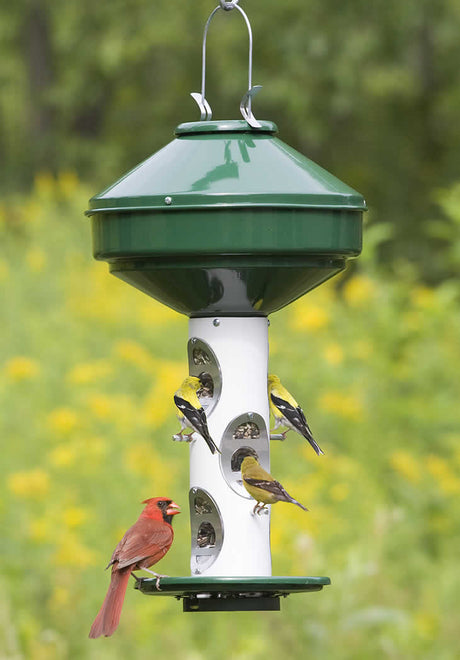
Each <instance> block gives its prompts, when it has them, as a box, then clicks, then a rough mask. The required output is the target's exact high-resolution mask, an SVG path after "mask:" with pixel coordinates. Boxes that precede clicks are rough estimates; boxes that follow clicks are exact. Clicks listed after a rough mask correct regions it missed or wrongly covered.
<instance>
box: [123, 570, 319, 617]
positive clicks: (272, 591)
mask: <svg viewBox="0 0 460 660" xmlns="http://www.w3.org/2000/svg"><path fill="white" fill-rule="evenodd" d="M329 584H331V581H330V579H329V578H328V577H297V576H296V577H176V578H173V577H167V578H162V579H161V581H160V591H159V590H158V589H157V588H156V579H155V578H141V579H139V580H138V581H136V584H135V589H139V591H141V592H142V593H144V594H148V595H149V596H174V597H175V598H177V599H178V600H180V599H182V602H183V610H184V612H242V611H244V612H248V611H272V612H276V611H279V610H280V609H281V607H280V598H281V597H282V596H283V597H286V596H288V595H289V594H293V593H307V592H310V591H321V589H322V588H323V587H324V586H327V585H329Z"/></svg>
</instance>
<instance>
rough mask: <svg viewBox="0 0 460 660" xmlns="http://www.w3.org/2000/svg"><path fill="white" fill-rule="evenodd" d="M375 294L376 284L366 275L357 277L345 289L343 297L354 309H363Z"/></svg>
mask: <svg viewBox="0 0 460 660" xmlns="http://www.w3.org/2000/svg"><path fill="white" fill-rule="evenodd" d="M374 294H375V284H374V282H373V281H372V280H371V279H370V278H369V277H366V276H365V275H355V276H354V277H352V278H351V280H349V281H348V282H347V283H346V284H345V286H344V288H343V296H344V298H345V300H346V301H347V303H348V304H349V305H351V306H352V307H361V306H363V305H365V304H366V303H368V302H369V300H371V298H372V297H373V296H374Z"/></svg>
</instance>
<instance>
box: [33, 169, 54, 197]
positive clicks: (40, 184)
mask: <svg viewBox="0 0 460 660" xmlns="http://www.w3.org/2000/svg"><path fill="white" fill-rule="evenodd" d="M55 189H56V182H55V180H54V177H53V175H52V174H51V172H39V173H38V174H36V175H35V180H34V192H36V193H37V194H38V195H39V197H47V198H49V197H52V195H53V194H54V191H55Z"/></svg>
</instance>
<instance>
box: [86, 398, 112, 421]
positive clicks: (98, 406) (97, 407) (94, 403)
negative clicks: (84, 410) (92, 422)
mask: <svg viewBox="0 0 460 660" xmlns="http://www.w3.org/2000/svg"><path fill="white" fill-rule="evenodd" d="M88 406H89V408H90V410H91V412H92V413H93V415H94V416H95V417H98V418H99V419H107V417H110V415H111V413H112V403H111V400H110V399H109V397H108V396H106V395H105V394H94V395H93V396H90V397H89V398H88Z"/></svg>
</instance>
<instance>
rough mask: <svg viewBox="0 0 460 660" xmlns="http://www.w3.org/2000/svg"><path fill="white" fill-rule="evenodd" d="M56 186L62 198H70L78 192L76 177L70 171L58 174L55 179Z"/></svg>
mask: <svg viewBox="0 0 460 660" xmlns="http://www.w3.org/2000/svg"><path fill="white" fill-rule="evenodd" d="M57 185H58V186H59V190H60V192H61V193H62V194H63V195H64V197H72V195H74V194H75V192H76V191H77V190H78V177H77V175H76V173H75V172H71V171H70V170H67V171H64V172H60V173H59V174H58V178H57Z"/></svg>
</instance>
